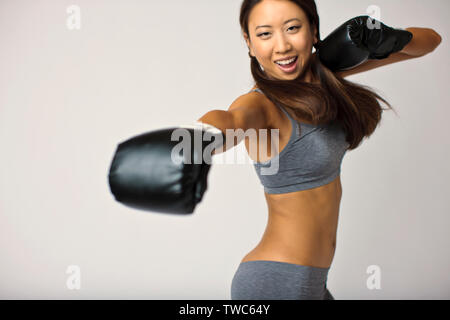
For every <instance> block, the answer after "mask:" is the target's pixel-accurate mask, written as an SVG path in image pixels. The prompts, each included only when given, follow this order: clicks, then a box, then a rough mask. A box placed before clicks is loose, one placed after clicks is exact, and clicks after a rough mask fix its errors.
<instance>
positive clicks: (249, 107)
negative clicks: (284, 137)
mask: <svg viewBox="0 0 450 320" xmlns="http://www.w3.org/2000/svg"><path fill="white" fill-rule="evenodd" d="M253 89H256V87H254V88H253ZM253 89H252V90H253ZM233 110H234V111H235V112H239V113H241V115H243V116H244V115H245V116H248V117H257V118H260V120H262V121H264V127H265V128H272V127H273V126H274V125H275V124H278V119H279V117H280V110H279V109H278V108H277V107H276V106H275V105H274V104H273V103H272V101H270V100H269V99H268V98H267V97H266V96H265V95H264V94H262V93H260V92H257V91H250V92H248V93H245V94H243V95H241V96H239V97H238V98H236V99H235V100H234V101H233V103H232V104H231V106H230V107H229V111H233Z"/></svg>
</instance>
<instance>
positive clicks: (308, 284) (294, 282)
mask: <svg viewBox="0 0 450 320" xmlns="http://www.w3.org/2000/svg"><path fill="white" fill-rule="evenodd" d="M328 271H329V268H319V267H311V266H304V265H299V264H293V263H286V262H280V261H270V260H253V261H245V262H241V263H240V265H239V267H238V269H237V270H236V273H235V274H234V277H233V280H232V283H231V299H232V300H324V299H328V300H334V298H333V296H332V295H331V293H330V292H329V291H328V289H327V287H326V283H327V278H328Z"/></svg>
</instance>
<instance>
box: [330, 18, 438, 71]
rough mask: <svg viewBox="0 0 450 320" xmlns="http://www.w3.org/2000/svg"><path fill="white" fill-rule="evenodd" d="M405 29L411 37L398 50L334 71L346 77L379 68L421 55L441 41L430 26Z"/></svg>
mask: <svg viewBox="0 0 450 320" xmlns="http://www.w3.org/2000/svg"><path fill="white" fill-rule="evenodd" d="M405 30H407V31H409V32H411V33H412V34H413V37H412V39H411V41H410V42H409V43H408V44H407V45H406V46H405V47H404V48H403V50H401V51H399V52H395V53H393V54H391V55H390V56H389V57H387V58H385V59H381V60H375V59H374V60H372V59H370V60H367V61H366V62H364V63H362V64H360V65H359V66H357V67H355V68H353V69H350V70H345V71H338V72H336V74H337V75H339V76H341V77H347V76H350V75H353V74H356V73H360V72H364V71H369V70H372V69H375V68H379V67H382V66H385V65H388V64H392V63H394V62H400V61H404V60H409V59H414V58H419V57H423V56H424V55H427V54H429V53H431V52H433V51H434V50H435V49H436V48H437V47H438V46H439V44H440V43H441V40H442V38H441V36H440V35H439V33H437V32H436V31H434V30H433V29H430V28H413V27H411V28H406V29H405Z"/></svg>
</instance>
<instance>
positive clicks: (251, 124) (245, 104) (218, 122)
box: [197, 92, 270, 155]
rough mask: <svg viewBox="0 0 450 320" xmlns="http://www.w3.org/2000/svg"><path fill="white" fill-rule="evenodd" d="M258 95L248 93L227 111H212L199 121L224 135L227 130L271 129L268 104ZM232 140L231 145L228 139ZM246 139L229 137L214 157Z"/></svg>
mask: <svg viewBox="0 0 450 320" xmlns="http://www.w3.org/2000/svg"><path fill="white" fill-rule="evenodd" d="M258 95H259V94H258V93H255V92H253V93H248V94H245V95H242V96H240V97H239V98H237V99H236V100H235V101H234V102H233V103H232V104H231V106H230V107H229V108H228V110H227V111H225V110H212V111H209V112H207V113H206V114H205V115H203V116H202V117H201V118H200V119H198V120H197V121H199V122H203V123H206V124H210V125H212V126H214V127H216V128H218V129H220V130H221V131H222V132H223V134H224V135H225V136H226V135H227V130H233V132H235V133H236V131H237V130H242V132H244V133H245V132H246V131H247V130H248V129H255V130H256V131H257V132H258V131H259V129H266V128H268V127H269V125H270V124H269V120H270V115H269V112H268V108H267V104H266V103H265V101H264V100H263V99H260V98H259V96H258ZM229 138H232V139H233V141H232V143H230V142H229V141H227V139H229ZM243 138H244V135H237V134H236V135H234V134H233V135H229V136H228V137H226V138H225V141H224V146H223V148H216V149H215V150H214V151H213V152H212V155H215V154H219V153H222V152H225V151H227V150H229V149H231V148H232V147H234V146H236V145H238V144H239V143H240V142H241V141H242V140H243Z"/></svg>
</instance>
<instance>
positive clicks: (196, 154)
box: [108, 122, 225, 214]
mask: <svg viewBox="0 0 450 320" xmlns="http://www.w3.org/2000/svg"><path fill="white" fill-rule="evenodd" d="M224 139H225V136H224V134H223V133H222V131H221V130H219V129H217V128H215V127H213V126H211V125H207V124H203V123H200V122H197V124H196V125H193V126H184V127H183V126H180V127H177V128H168V129H160V130H157V131H152V132H148V133H145V134H142V135H139V136H136V137H133V138H131V139H129V140H127V141H125V142H122V143H120V144H119V145H118V147H117V150H116V153H115V155H114V158H113V160H112V163H111V166H110V170H109V175H108V180H109V187H110V190H111V192H112V194H113V195H114V197H115V199H116V200H117V201H118V202H120V203H122V204H124V205H126V206H128V207H132V208H136V209H141V210H146V211H154V212H160V213H174V214H188V213H192V212H194V209H195V207H196V205H197V204H198V203H199V202H200V201H201V200H202V197H203V194H204V193H205V191H206V189H207V175H208V172H209V170H210V167H211V162H212V159H211V153H212V151H213V150H214V149H215V148H217V147H220V146H221V145H222V144H223V141H224ZM211 140H213V141H212V142H211Z"/></svg>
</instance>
